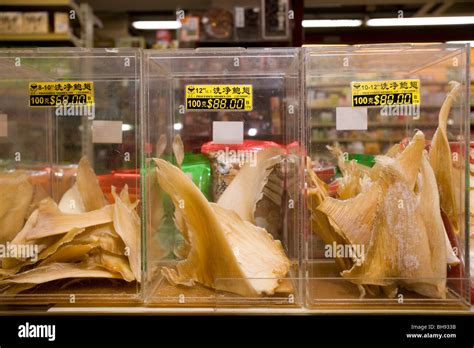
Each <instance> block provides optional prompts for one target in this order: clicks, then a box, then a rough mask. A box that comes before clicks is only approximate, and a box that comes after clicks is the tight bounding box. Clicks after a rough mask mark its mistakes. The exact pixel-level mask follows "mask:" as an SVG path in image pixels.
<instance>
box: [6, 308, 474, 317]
mask: <svg viewBox="0 0 474 348" xmlns="http://www.w3.org/2000/svg"><path fill="white" fill-rule="evenodd" d="M46 313H47V314H50V315H65V314H89V315H90V314H112V315H114V314H115V315H116V314H129V315H144V314H149V315H156V314H159V315H190V314H191V315H199V314H201V315H202V314H253V315H269V314H273V315H325V314H365V315H371V314H387V310H385V309H380V310H375V309H371V310H350V309H343V310H336V309H333V310H328V309H324V310H323V309H321V310H314V309H305V308H165V307H163V308H159V307H155V308H153V307H142V306H136V307H62V306H53V307H51V308H44V307H43V308H38V309H34V308H31V309H26V308H25V309H18V310H17V311H16V312H15V314H16V315H28V314H29V315H32V314H42V315H44V314H46ZM390 313H391V314H407V313H410V314H427V315H429V314H450V315H453V314H454V315H474V309H473V307H471V309H470V310H445V311H440V310H421V309H418V310H410V311H407V310H391V311H390ZM2 314H4V315H9V314H10V315H11V311H9V310H8V309H4V310H2V309H0V315H2Z"/></svg>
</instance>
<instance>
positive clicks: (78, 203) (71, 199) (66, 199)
mask: <svg viewBox="0 0 474 348" xmlns="http://www.w3.org/2000/svg"><path fill="white" fill-rule="evenodd" d="M58 208H59V210H61V211H62V212H63V213H68V214H81V213H85V212H86V207H85V206H84V202H83V200H82V196H81V194H80V193H79V190H78V189H77V184H74V185H73V186H72V187H71V188H70V189H69V190H67V191H66V192H65V193H64V195H63V196H62V197H61V200H60V201H59V204H58Z"/></svg>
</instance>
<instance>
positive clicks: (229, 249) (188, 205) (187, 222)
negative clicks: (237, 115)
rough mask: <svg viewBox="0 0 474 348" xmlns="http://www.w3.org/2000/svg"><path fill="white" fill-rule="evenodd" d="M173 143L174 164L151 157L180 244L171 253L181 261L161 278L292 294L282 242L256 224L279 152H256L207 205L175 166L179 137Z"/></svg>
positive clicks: (260, 292)
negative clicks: (252, 163) (171, 210)
mask: <svg viewBox="0 0 474 348" xmlns="http://www.w3.org/2000/svg"><path fill="white" fill-rule="evenodd" d="M180 144H181V145H180ZM173 145H180V146H174V147H173V150H174V153H175V157H176V158H177V162H178V166H174V165H172V164H171V163H169V162H167V161H165V160H162V159H154V162H155V164H156V168H155V172H156V177H157V181H158V183H159V187H160V189H162V190H163V191H164V192H166V193H167V194H168V195H169V196H170V198H171V200H172V201H173V204H174V206H175V212H174V219H175V225H176V227H177V229H178V230H179V231H180V233H181V234H182V235H183V237H184V241H185V242H184V245H182V247H181V248H180V249H179V251H178V252H177V253H176V254H177V255H179V256H180V257H181V258H182V259H183V260H181V261H179V262H178V263H177V264H176V267H175V268H168V267H163V268H162V274H163V275H164V276H165V278H166V279H167V280H168V281H169V282H170V283H171V284H173V285H182V286H188V287H191V286H194V284H195V283H196V282H197V283H200V284H202V285H204V286H207V287H210V288H213V289H216V290H223V291H227V292H231V293H235V294H239V295H242V296H263V295H273V294H275V293H285V292H286V293H288V292H291V291H292V286H291V284H290V282H289V281H287V280H285V277H287V275H288V273H289V271H290V260H289V259H288V257H287V256H286V254H285V252H284V250H283V247H282V244H281V242H280V241H278V240H274V239H273V237H272V236H271V234H269V233H268V232H267V231H266V230H265V229H264V228H261V227H258V226H256V224H255V208H256V205H257V202H258V201H259V200H260V199H261V198H262V196H263V193H262V190H263V187H264V186H265V184H266V182H267V180H268V175H269V174H270V172H271V170H272V169H273V168H274V166H275V165H276V164H277V163H278V162H279V161H280V160H281V158H282V155H283V152H282V150H281V149H278V148H268V149H265V150H263V151H261V152H259V153H258V156H257V165H256V166H255V167H252V166H250V164H249V163H247V164H245V165H244V166H243V167H242V168H241V169H240V171H239V173H238V174H237V175H236V177H235V178H234V180H233V181H232V183H231V184H230V185H229V186H228V187H227V189H226V191H225V192H224V193H223V194H222V195H221V197H220V198H219V200H218V202H217V203H212V202H209V201H208V200H207V199H206V198H205V196H204V195H203V194H202V193H201V192H200V190H199V188H198V187H197V186H196V185H195V184H194V183H193V182H192V180H191V179H189V178H188V177H187V176H186V175H185V174H184V173H183V172H182V170H181V169H180V168H179V166H180V162H181V160H180V158H181V157H182V156H180V155H179V154H180V153H181V152H182V151H183V149H182V143H181V142H180V139H179V137H178V138H177V139H175V141H174V144H173ZM180 147H181V148H180ZM220 280H222V281H220Z"/></svg>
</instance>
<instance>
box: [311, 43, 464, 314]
mask: <svg viewBox="0 0 474 348" xmlns="http://www.w3.org/2000/svg"><path fill="white" fill-rule="evenodd" d="M468 62H469V50H468V49H467V48H466V46H464V45H426V46H423V45H372V46H370V45H369V46H353V47H344V48H328V47H325V48H309V49H307V50H306V51H305V64H306V66H305V72H306V77H305V79H306V81H305V84H306V85H305V88H306V89H307V90H308V92H307V93H306V95H307V96H308V100H306V105H308V113H307V116H308V119H307V120H306V121H307V123H308V124H309V125H310V127H309V129H311V128H314V129H328V131H330V132H332V136H331V138H327V137H324V134H321V133H313V134H316V135H317V138H314V137H313V138H309V139H310V140H309V142H308V157H307V175H308V177H307V178H308V191H307V194H308V197H307V199H308V217H307V220H308V221H309V224H310V227H311V228H310V230H311V233H308V235H307V238H306V245H307V255H306V257H305V267H306V272H307V273H306V274H307V277H308V278H307V281H306V293H305V295H306V305H307V306H308V307H311V308H322V307H333V308H334V307H339V308H376V307H377V308H389V307H390V308H395V309H403V308H460V309H463V308H464V309H465V308H468V303H469V295H470V289H469V287H470V286H469V284H470V282H469V267H468V264H469V261H468V260H469V250H468V249H469V248H468V245H469V243H468V238H469V229H468V226H469V225H468V224H467V221H468V218H469V215H467V214H468V209H466V207H468V198H469V197H468V196H467V194H466V192H468V190H467V186H466V185H467V183H468V182H469V180H468V179H469V178H467V177H466V174H465V173H466V166H468V165H469V124H470V123H469V116H468V115H469V102H468V96H469V91H468V88H469V83H470V81H469V72H468V68H469V67H468ZM311 90H315V92H309V91H311ZM335 90H336V91H337V90H340V93H343V94H347V90H349V91H350V94H349V95H348V96H350V97H349V98H339V99H338V101H336V99H334V100H332V101H331V106H330V107H328V109H329V111H331V112H332V113H333V121H332V126H329V127H328V126H325V127H327V128H321V126H320V125H321V123H320V124H318V119H319V117H320V116H319V115H320V113H321V109H320V108H318V107H314V106H317V105H320V104H321V102H320V101H318V100H317V99H318V96H323V97H324V98H325V96H326V95H327V93H329V92H327V93H324V91H331V93H335V92H334V91H335ZM336 93H337V92H336ZM441 96H442V97H441ZM325 111H326V110H325ZM325 117H326V118H327V116H325ZM309 131H310V130H309ZM309 131H308V132H309ZM310 134H311V133H310ZM356 143H358V144H360V143H365V146H364V147H362V148H361V147H360V146H358V147H356V148H354V147H351V146H352V145H354V144H356ZM368 144H373V145H371V146H367V145H368ZM375 145H377V146H375ZM357 148H358V150H357V152H359V151H360V152H363V155H364V156H367V155H368V154H370V155H373V159H372V160H369V161H368V160H367V157H365V158H364V157H361V154H357V153H354V149H357ZM318 163H324V165H325V168H326V169H325V170H326V171H327V169H328V168H331V167H332V168H334V173H335V175H334V176H333V178H332V180H328V178H327V176H326V177H320V176H319V175H318V172H319V171H320V170H321V169H323V168H318V166H317V164H318ZM331 163H332V164H331ZM315 164H316V166H315ZM315 167H316V168H315ZM323 180H324V181H323Z"/></svg>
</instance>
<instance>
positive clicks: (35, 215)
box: [0, 158, 141, 294]
mask: <svg viewBox="0 0 474 348" xmlns="http://www.w3.org/2000/svg"><path fill="white" fill-rule="evenodd" d="M0 180H5V181H7V182H8V184H6V185H0V192H1V197H2V202H5V201H6V200H7V199H8V198H10V200H9V201H8V202H7V205H5V206H4V205H1V206H0V210H1V213H2V215H1V218H0V221H1V222H2V223H5V224H6V222H5V221H8V226H10V227H11V228H10V229H8V230H5V229H3V230H1V237H2V239H1V240H2V241H4V242H5V241H6V242H8V243H7V246H8V247H9V248H13V249H12V250H17V251H18V250H26V249H27V248H28V247H35V248H34V250H35V251H36V252H37V254H36V255H29V257H25V254H22V253H19V252H16V254H15V255H13V256H12V255H9V256H12V257H9V258H4V259H2V262H1V269H0V293H4V294H16V293H19V292H22V291H25V290H28V289H31V291H34V289H32V288H34V287H35V286H37V285H40V284H44V283H48V282H52V281H57V280H61V279H73V280H77V279H87V278H108V279H121V280H124V281H126V282H133V281H138V282H139V281H140V267H141V266H140V218H139V216H138V214H137V212H136V207H137V205H138V201H137V202H133V203H132V202H131V201H130V197H129V194H128V188H127V186H125V187H124V188H123V189H122V191H121V192H120V194H117V193H116V190H115V188H114V187H112V193H113V196H114V199H115V203H114V204H107V202H106V200H105V197H104V195H103V193H102V191H101V190H100V187H99V182H98V180H97V177H96V175H95V173H94V171H93V169H92V168H91V167H90V165H89V161H88V160H87V159H86V158H82V159H81V161H80V162H79V166H78V172H77V178H76V183H75V184H74V186H73V187H72V188H71V189H69V190H68V191H67V192H65V194H64V195H63V197H62V198H61V201H60V202H59V204H57V203H56V202H55V201H54V200H53V199H52V198H50V197H46V198H44V199H42V200H41V201H39V202H38V203H37V204H35V205H34V209H33V210H32V212H31V214H29V215H28V210H29V209H30V210H31V204H32V203H30V202H31V201H32V199H33V198H32V196H33V195H34V190H33V188H32V186H31V184H30V183H29V182H28V178H27V176H26V175H20V176H17V175H15V174H13V175H12V176H11V177H7V176H4V177H1V178H0ZM4 191H5V192H4ZM2 204H3V203H2ZM27 216H28V218H26V217H27ZM25 220H26V222H25Z"/></svg>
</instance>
